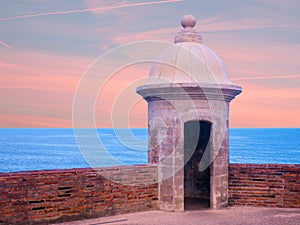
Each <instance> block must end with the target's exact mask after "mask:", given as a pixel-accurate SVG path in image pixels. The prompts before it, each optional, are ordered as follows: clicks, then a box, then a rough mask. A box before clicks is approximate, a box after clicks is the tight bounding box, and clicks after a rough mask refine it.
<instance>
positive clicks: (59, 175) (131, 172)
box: [0, 164, 300, 225]
mask: <svg viewBox="0 0 300 225" xmlns="http://www.w3.org/2000/svg"><path fill="white" fill-rule="evenodd" d="M157 174H158V171H157V167H156V166H151V165H141V166H123V167H110V168H102V169H96V170H94V169H69V170H51V171H28V172H16V173H0V224H1V225H2V224H3V225H4V224H48V223H50V222H59V221H70V220H78V219H84V218H93V217H100V216H109V215H114V214H121V213H129V212H137V211H146V210H153V209H157V208H158V185H157ZM228 175H229V176H228V185H229V187H228V188H229V193H228V195H229V199H228V200H229V205H232V206H233V205H240V206H267V207H284V208H300V165H299V164H296V165H292V164H291V165H279V164H229V168H228Z"/></svg>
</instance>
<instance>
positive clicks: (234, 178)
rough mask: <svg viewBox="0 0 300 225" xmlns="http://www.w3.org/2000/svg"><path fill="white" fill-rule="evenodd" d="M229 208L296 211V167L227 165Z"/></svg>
mask: <svg viewBox="0 0 300 225" xmlns="http://www.w3.org/2000/svg"><path fill="white" fill-rule="evenodd" d="M229 205H242V206H267V207H285V208H289V207H291V208H299V207H300V164H290V165H281V164H230V166H229Z"/></svg>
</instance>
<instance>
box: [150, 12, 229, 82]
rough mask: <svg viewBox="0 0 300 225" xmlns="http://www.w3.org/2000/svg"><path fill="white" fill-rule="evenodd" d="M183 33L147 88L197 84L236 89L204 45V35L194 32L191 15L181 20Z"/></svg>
mask: <svg viewBox="0 0 300 225" xmlns="http://www.w3.org/2000/svg"><path fill="white" fill-rule="evenodd" d="M181 24H182V26H183V29H182V30H181V31H180V32H179V33H178V34H177V35H176V36H175V44H174V45H172V46H170V47H169V48H168V49H166V50H165V51H164V52H163V53H162V54H161V55H160V57H159V58H158V60H157V61H158V62H157V63H154V64H153V66H152V68H151V70H150V74H149V79H148V82H147V83H148V84H162V83H197V84H225V85H233V83H232V82H231V81H230V79H229V76H228V74H227V71H226V67H225V64H224V63H223V61H222V60H221V58H220V57H218V56H217V54H216V53H214V52H213V51H212V50H211V49H209V48H208V47H206V46H205V45H203V44H202V37H201V35H200V34H199V33H198V32H196V31H195V29H194V28H193V27H194V26H195V24H196V20H195V18H194V17H193V16H191V15H186V16H184V17H183V18H182V20H181Z"/></svg>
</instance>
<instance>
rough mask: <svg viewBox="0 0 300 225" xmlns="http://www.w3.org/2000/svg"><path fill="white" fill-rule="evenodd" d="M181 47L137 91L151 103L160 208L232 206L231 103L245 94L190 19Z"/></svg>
mask: <svg viewBox="0 0 300 225" xmlns="http://www.w3.org/2000/svg"><path fill="white" fill-rule="evenodd" d="M181 25H182V27H183V29H182V30H181V31H180V32H179V33H178V34H177V35H176V36H175V43H174V45H172V46H171V47H169V48H168V49H166V50H165V51H164V52H163V53H162V54H161V55H160V57H159V58H158V60H157V63H155V64H153V66H152V68H151V71H150V73H149V78H148V81H147V83H146V84H145V85H143V86H140V87H138V88H137V93H138V94H140V95H141V96H142V97H143V98H144V99H145V100H146V101H147V102H148V129H149V132H148V133H149V141H148V147H149V163H150V164H156V165H157V166H158V171H159V174H158V178H159V206H160V208H161V209H164V210H170V211H183V210H185V209H188V208H190V207H197V206H200V205H201V206H207V207H211V208H219V207H224V206H226V205H227V203H228V163H229V162H228V161H229V160H228V148H229V147H228V146H229V145H228V128H229V125H228V124H229V103H230V101H231V100H232V99H233V98H234V97H235V96H236V95H238V94H240V93H241V90H242V89H241V87H239V86H236V85H234V84H233V83H232V82H231V81H230V79H229V76H228V73H227V71H226V67H225V64H224V63H223V61H222V60H221V59H220V58H219V57H218V56H217V55H216V53H214V52H213V51H212V50H211V49H209V48H208V47H206V46H205V45H203V44H202V36H201V35H200V34H199V33H198V32H197V31H196V30H195V28H194V27H195V25H196V19H195V18H194V17H193V16H191V15H186V16H184V17H183V18H182V20H181Z"/></svg>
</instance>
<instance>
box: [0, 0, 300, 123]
mask: <svg viewBox="0 0 300 225" xmlns="http://www.w3.org/2000/svg"><path fill="white" fill-rule="evenodd" d="M299 9H300V1H299V0H285V1H283V0H243V1H241V0H213V1H206V0H205V1H204V0H183V1H180V0H177V1H176V0H174V1H172V0H170V1H160V0H140V1H137V0H120V1H115V0H72V1H71V0H14V1H12V0H0V127H72V108H73V107H72V104H73V99H74V96H75V95H76V88H77V86H78V85H79V83H80V80H81V78H82V77H83V75H84V74H85V72H86V71H87V69H88V68H90V67H91V65H92V63H93V62H94V61H95V60H96V59H97V58H98V57H99V56H101V55H103V54H105V53H106V52H107V51H109V50H111V49H113V48H116V47H118V46H122V45H123V44H126V43H131V42H134V41H145V40H158V41H168V42H172V41H173V38H174V35H175V34H176V33H177V32H178V31H180V29H181V27H180V18H181V17H182V16H183V15H185V14H192V15H194V16H195V17H196V18H197V26H196V30H197V31H199V32H200V33H201V34H202V35H203V39H204V44H205V45H206V46H208V47H209V48H211V49H213V50H214V51H215V52H216V53H217V54H218V55H219V56H220V57H221V58H222V59H223V60H224V62H225V64H226V66H227V70H228V72H229V75H230V77H231V79H232V81H233V82H234V83H236V84H237V85H240V86H242V87H243V93H242V94H241V95H240V96H238V97H237V98H236V99H235V100H234V101H233V102H232V103H231V112H230V126H231V127H300V118H299V113H300V104H299V103H300V63H299V59H300V14H299ZM141 51H142V49H141ZM112 60H113V59H112ZM107 63H108V64H109V63H112V64H113V63H114V62H107ZM149 68H150V64H149V63H148V64H147V63H145V64H144V65H132V66H129V67H126V68H123V69H121V70H120V71H118V72H117V73H115V74H113V75H112V76H111V78H110V79H109V80H107V81H106V83H105V85H104V86H103V87H101V90H99V96H98V101H97V103H96V104H95V117H96V125H97V126H98V127H109V126H111V124H112V122H111V121H112V120H114V119H111V118H112V117H113V118H116V119H115V120H118V118H119V119H120V118H125V120H126V123H128V124H129V125H130V126H132V127H146V126H147V125H146V123H147V116H146V114H147V107H146V103H145V102H144V101H143V100H140V101H136V100H134V101H135V102H130V98H129V99H128V101H129V103H128V102H126V99H124V95H123V92H124V87H128V90H126V92H130V91H131V94H132V95H133V94H134V89H135V87H134V85H131V84H132V83H134V81H136V80H139V79H140V78H143V77H146V76H147V74H148V71H149ZM99 76H101V70H99ZM129 87H130V88H131V89H130V88H129ZM99 89H100V87H99ZM129 89H130V90H129ZM120 90H123V91H120ZM124 93H125V92H124ZM122 96H123V97H122ZM136 96H137V95H136ZM120 99H121V100H120ZM116 104H117V105H116ZM122 104H125V105H124V108H126V109H125V111H124V112H123V111H122V110H120V109H122V108H123V106H122ZM128 105H129V106H130V107H127V106H128ZM125 106H126V107H125ZM116 108H118V109H119V110H116ZM112 112H114V113H112ZM122 114H124V115H122ZM120 124H121V125H120ZM120 124H118V123H117V124H116V123H115V126H122V122H121V123H120ZM83 126H84V125H83Z"/></svg>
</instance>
